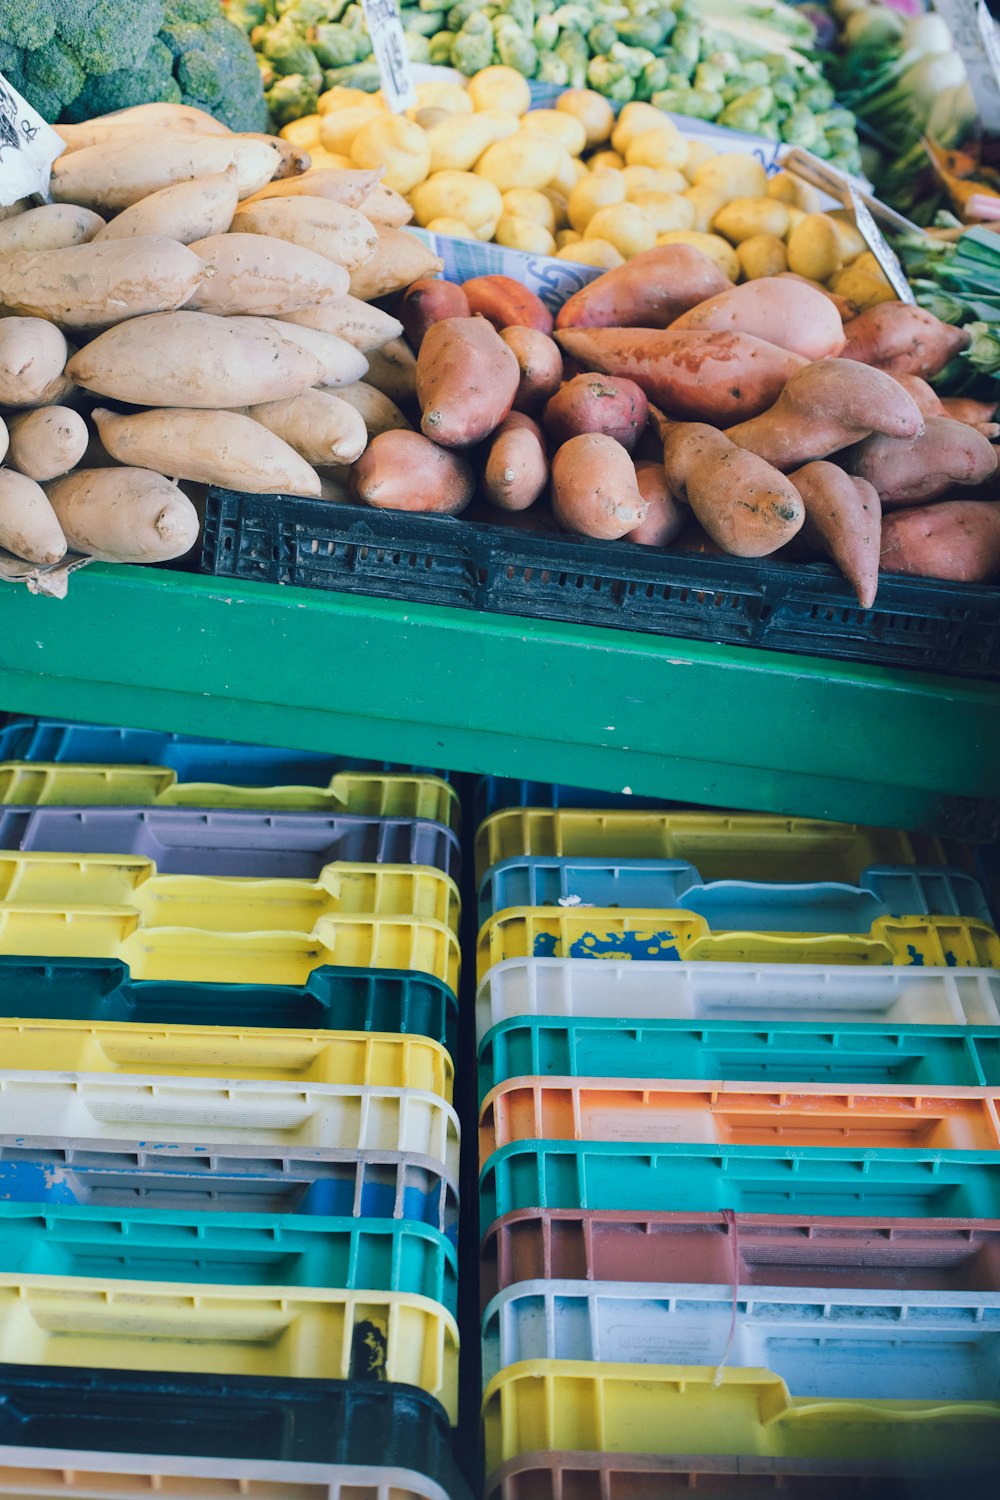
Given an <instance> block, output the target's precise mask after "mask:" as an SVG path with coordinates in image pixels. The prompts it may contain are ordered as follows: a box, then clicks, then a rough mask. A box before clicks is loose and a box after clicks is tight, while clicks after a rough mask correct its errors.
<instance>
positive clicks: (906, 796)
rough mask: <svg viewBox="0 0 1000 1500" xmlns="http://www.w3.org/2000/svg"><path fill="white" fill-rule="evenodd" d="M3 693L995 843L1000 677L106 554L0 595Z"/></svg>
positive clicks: (150, 723)
mask: <svg viewBox="0 0 1000 1500" xmlns="http://www.w3.org/2000/svg"><path fill="white" fill-rule="evenodd" d="M0 703H2V704H3V706H4V707H5V708H6V709H8V710H9V711H12V712H18V713H41V714H49V715H52V714H56V715H59V716H60V717H63V718H75V719H82V720H88V721H93V720H99V721H104V722H107V723H116V724H132V725H136V726H139V727H148V728H163V729H170V730H172V731H184V732H186V733H191V734H201V735H211V736H219V737H225V738H229V739H238V740H247V741H258V742H261V743H264V744H274V745H290V744H291V745H295V746H296V747H297V748H302V749H312V750H327V751H328V750H330V749H331V747H336V750H337V753H338V754H343V755H355V756H357V755H360V756H365V757H369V758H370V757H375V758H378V759H383V758H384V759H390V760H393V761H397V762H406V763H410V764H416V765H440V764H442V763H444V764H447V765H448V766H449V767H451V768H453V769H455V770H465V771H479V772H489V773H491V774H494V775H502V776H514V777H524V776H530V777H533V778H535V779H538V780H548V781H556V782H562V783H569V784H575V785H577V786H592V787H601V788H604V789H606V790H609V791H611V790H614V791H621V790H622V789H623V788H626V787H627V788H630V789H631V790H632V791H633V792H635V793H637V794H639V793H644V794H650V795H654V796H661V797H666V798H671V799H674V800H677V801H691V802H700V803H704V804H707V805H710V806H713V807H744V808H748V809H756V810H761V811H774V812H784V813H796V814H799V815H802V816H811V817H819V818H835V819H842V820H845V821H848V822H851V821H856V822H861V823H869V824H873V825H876V826H882V827H887V826H891V827H908V828H925V829H934V830H936V831H938V832H940V833H942V834H950V835H952V836H956V837H962V836H969V837H978V838H983V837H984V836H986V834H987V832H988V831H989V830H990V829H991V828H992V827H995V826H996V825H997V822H998V819H1000V755H998V754H997V753H996V752H997V742H998V734H1000V730H998V726H1000V684H997V683H985V682H976V681H964V680H963V681H959V680H953V679H948V678H943V677H935V676H930V675H925V674H923V673H917V672H908V671H903V670H893V669H889V668H879V667H868V666H860V665H854V664H847V663H835V662H829V661H824V660H820V659H818V658H812V657H800V656H794V655H789V654H785V653H768V652H764V651H758V650H753V649H750V648H746V647H730V646H726V647H723V646H714V645H709V644H704V643H701V642H690V641H678V640H673V639H671V638H668V637H657V636H650V635H638V634H634V633H632V632H629V631H621V630H601V629H596V628H593V627H582V626H574V625H566V624H550V623H546V622H542V621H528V620H522V619H518V618H515V617H506V616H497V615H494V616H484V615H477V614H475V613H471V612H467V611H460V610H450V609H444V608H439V607H437V606H433V605H410V604H402V603H398V602H396V601H394V600H376V599H367V598H355V597H350V596H346V595H338V594H322V593H319V592H313V591H307V590H301V589H294V588H281V587H278V586H276V585H268V584H224V583H221V582H220V581H219V580H217V579H212V578H203V577H197V576H194V575H188V574H182V573H178V572H173V571H166V570H161V571H156V570H153V569H146V568H124V567H120V568H115V567H113V566H108V565H105V564H93V565H91V566H90V567H88V568H85V569H83V570H82V571H80V572H78V573H76V574H74V575H73V577H72V578H71V579H70V582H69V593H68V596H67V598H66V599H65V600H54V599H47V598H42V597H38V596H34V595H32V594H30V593H29V592H28V591H27V589H25V588H22V587H20V586H17V587H15V586H11V587H6V588H0Z"/></svg>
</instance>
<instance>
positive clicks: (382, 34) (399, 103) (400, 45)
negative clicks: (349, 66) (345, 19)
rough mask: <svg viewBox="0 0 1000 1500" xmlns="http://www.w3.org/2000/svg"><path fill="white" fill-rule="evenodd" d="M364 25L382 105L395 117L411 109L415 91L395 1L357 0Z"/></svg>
mask: <svg viewBox="0 0 1000 1500" xmlns="http://www.w3.org/2000/svg"><path fill="white" fill-rule="evenodd" d="M361 8H362V10H363V11H364V13H365V20H366V21H367V22H368V35H369V36H370V37H371V43H372V51H373V52H374V54H375V61H376V63H377V64H378V71H379V77H380V78H381V79H382V92H383V94H384V95H385V102H386V104H387V105H388V106H389V108H390V109H391V110H392V111H393V112H394V113H395V114H397V115H398V114H402V112H403V111H404V110H406V109H413V108H415V106H416V103H417V91H416V89H415V88H414V86H413V77H412V75H411V73H410V57H409V53H408V52H407V50H406V42H405V40H404V38H403V23H402V22H401V21H400V19H399V10H398V8H397V5H396V0H361Z"/></svg>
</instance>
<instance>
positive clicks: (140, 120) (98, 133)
mask: <svg viewBox="0 0 1000 1500" xmlns="http://www.w3.org/2000/svg"><path fill="white" fill-rule="evenodd" d="M56 129H57V131H58V133H59V135H60V136H61V137H62V139H63V140H64V141H65V142H66V152H67V154H68V153H69V152H70V151H80V150H82V148H83V147H84V146H99V145H101V143H102V142H103V141H112V140H115V139H116V138H119V139H120V137H121V135H122V132H123V131H124V132H126V133H127V132H129V131H132V132H134V131H137V130H141V131H145V132H147V133H148V132H149V131H160V130H187V131H190V132H192V133H193V134H195V135H231V134H232V131H231V130H230V129H229V126H228V125H223V123H222V121H221V120H217V119H216V118H215V116H214V115H210V114H209V113H208V112H207V110H204V109H196V108H195V106H194V105H193V104H135V105H133V106H132V108H131V109H119V110H117V111H116V112H115V113H114V114H112V115H98V116H97V118H96V119H94V120H84V121H83V122H82V124H80V125H59V126H57V127H56Z"/></svg>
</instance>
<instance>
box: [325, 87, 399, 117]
mask: <svg viewBox="0 0 1000 1500" xmlns="http://www.w3.org/2000/svg"><path fill="white" fill-rule="evenodd" d="M354 104H368V105H370V106H371V108H372V109H384V108H385V105H384V103H383V102H382V100H380V99H376V98H375V95H374V94H366V93H365V91H364V89H347V88H335V89H327V91H326V93H325V94H320V96H319V104H318V105H317V108H318V109H319V112H320V114H321V115H328V114H330V113H331V111H333V110H335V109H346V108H347V107H348V106H349V105H354Z"/></svg>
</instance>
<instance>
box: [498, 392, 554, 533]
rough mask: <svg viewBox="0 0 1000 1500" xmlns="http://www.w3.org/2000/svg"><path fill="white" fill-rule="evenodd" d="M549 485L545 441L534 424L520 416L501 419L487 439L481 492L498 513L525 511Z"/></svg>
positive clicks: (540, 431)
mask: <svg viewBox="0 0 1000 1500" xmlns="http://www.w3.org/2000/svg"><path fill="white" fill-rule="evenodd" d="M548 482H549V460H548V455H547V454H546V451H545V439H544V438H543V437H542V430H541V428H540V427H539V426H538V424H537V422H533V421H532V420H531V418H530V417H526V416H525V415H524V413H523V412H519V411H512V412H511V413H510V415H509V416H507V417H504V419H503V421H502V422H501V423H500V426H499V427H498V428H497V430H496V432H495V433H494V434H493V436H492V438H491V439H490V450H489V453H488V454H487V457H486V466H485V468H484V469H483V491H484V493H485V495H486V497H487V499H489V500H491V501H492V502H493V504H494V505H498V506H499V507H500V509H501V510H507V511H518V510H527V509H528V507H529V505H534V503H535V501H536V500H537V499H538V497H539V495H540V494H541V493H542V491H543V490H544V488H545V486H546V485H547V484H548Z"/></svg>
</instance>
